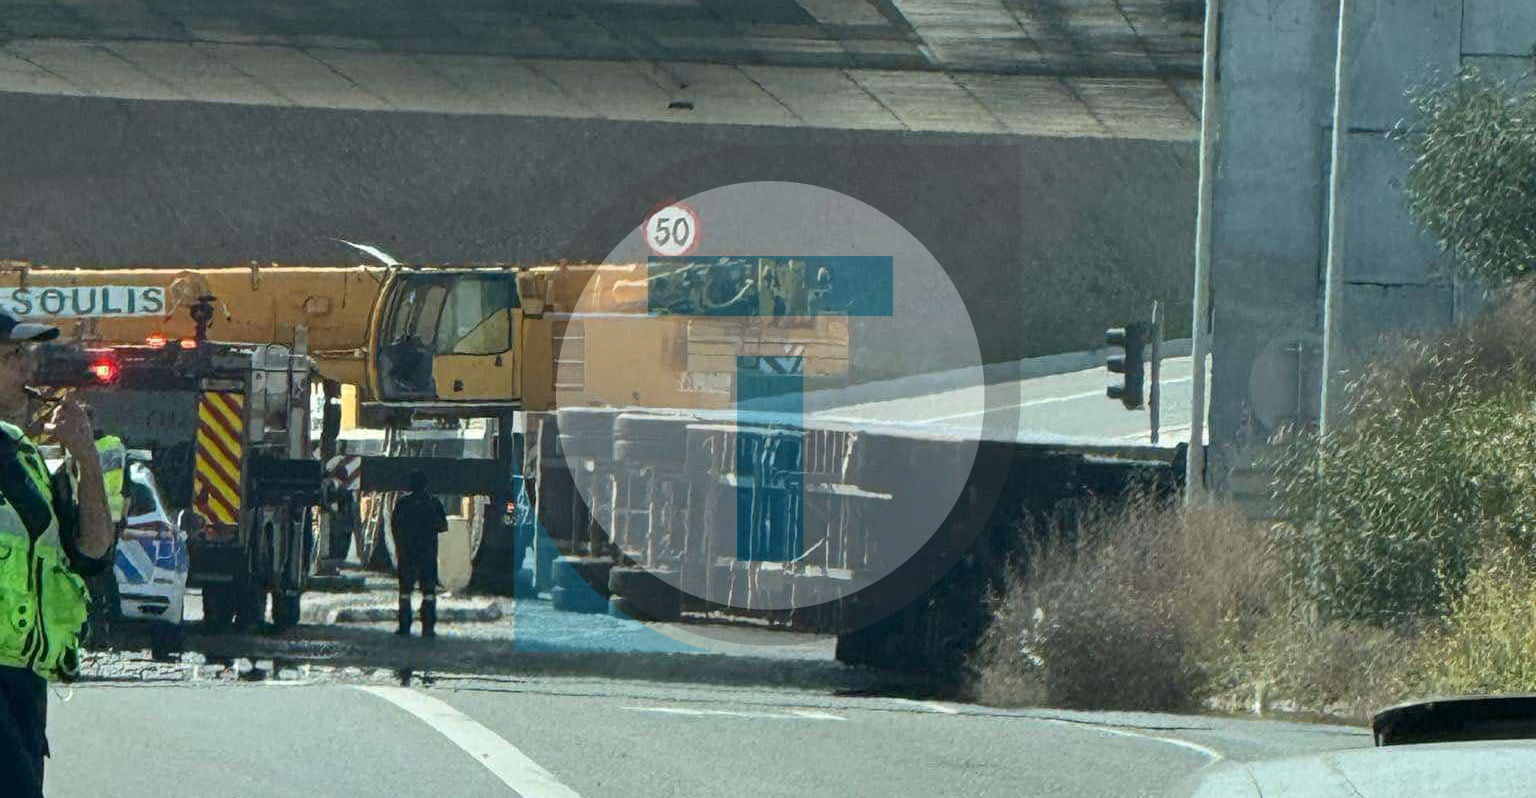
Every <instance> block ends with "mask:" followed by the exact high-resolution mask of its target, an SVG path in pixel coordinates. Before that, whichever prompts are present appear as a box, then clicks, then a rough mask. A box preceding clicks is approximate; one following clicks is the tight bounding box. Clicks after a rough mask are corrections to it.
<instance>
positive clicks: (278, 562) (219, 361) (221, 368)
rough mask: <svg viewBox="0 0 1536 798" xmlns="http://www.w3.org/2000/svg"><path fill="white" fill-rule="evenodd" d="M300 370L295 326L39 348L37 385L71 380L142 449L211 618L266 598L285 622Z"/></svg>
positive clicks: (294, 560)
mask: <svg viewBox="0 0 1536 798" xmlns="http://www.w3.org/2000/svg"><path fill="white" fill-rule="evenodd" d="M204 309H206V308H204ZM194 310H196V308H194ZM312 373H313V368H312V365H311V363H310V361H309V358H308V357H307V356H306V354H305V351H304V343H303V341H302V338H301V340H300V341H299V342H298V346H297V347H288V346H283V345H277V344H261V345H254V346H238V345H229V344H220V343H214V342H211V341H208V340H207V339H206V337H203V338H198V337H192V338H183V339H170V338H157V337H154V336H151V338H150V340H148V341H146V342H145V343H142V344H137V345H111V346H81V345H79V344H78V343H65V344H58V345H48V346H45V347H44V349H43V351H42V358H41V363H40V367H39V374H38V379H37V383H38V384H39V385H40V386H46V387H49V388H53V389H57V390H64V391H68V392H70V393H72V394H73V395H74V398H76V399H77V400H79V401H82V402H83V403H85V404H86V405H88V406H89V407H90V408H91V409H92V411H93V414H94V417H95V422H96V425H97V427H98V428H100V429H103V430H110V431H111V432H112V433H113V434H116V435H118V436H119V437H121V438H122V439H123V440H124V441H126V442H128V444H129V445H130V446H132V447H134V448H135V449H142V450H147V451H149V452H150V453H151V454H152V457H153V462H154V464H155V466H154V467H155V470H156V473H157V475H158V478H159V482H160V485H161V487H162V490H163V491H164V492H165V493H166V499H167V501H168V502H169V503H170V504H171V507H172V508H174V509H177V510H179V513H178V516H179V517H178V524H179V526H180V528H181V530H182V531H183V532H185V533H186V534H187V547H188V555H189V560H190V568H189V572H188V575H187V582H188V585H189V586H190V587H199V588H201V589H202V596H203V617H204V622H205V624H206V626H207V627H208V628H209V629H210V630H213V631H220V630H225V629H229V628H251V627H253V626H258V625H260V624H262V623H263V622H264V621H265V620H266V617H267V608H268V607H269V606H270V608H271V616H270V618H271V622H272V624H273V625H274V626H275V627H277V628H279V629H281V628H285V627H289V626H292V625H294V624H296V623H298V620H299V609H300V601H301V595H302V593H303V591H304V589H305V585H306V579H307V574H308V573H309V570H310V569H309V562H310V560H311V558H312V557H313V554H314V539H313V534H312V532H311V525H312V524H313V521H314V518H313V510H312V508H314V507H315V506H317V505H318V504H319V489H320V480H321V475H320V463H319V461H318V460H317V459H315V457H314V456H313V454H312V450H311V446H310V440H309V430H310V424H309V416H308V410H309V406H310V401H309V396H310V392H311V380H312Z"/></svg>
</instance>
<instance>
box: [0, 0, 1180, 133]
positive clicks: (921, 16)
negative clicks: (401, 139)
mask: <svg viewBox="0 0 1536 798" xmlns="http://www.w3.org/2000/svg"><path fill="white" fill-rule="evenodd" d="M1202 10H1203V2H1202V0H963V2H957V1H956V0H577V1H575V2H572V1H571V0H521V1H520V2H496V1H495V0H449V1H447V2H430V3H429V2H416V0H369V1H367V2H363V1H362V0H260V1H259V2H245V3H239V2H219V3H186V2H179V0H3V1H0V91H16V92H33V93H42V94H53V95H84V96H97V97H114V98H123V99H148V100H200V101H210V102H228V103H243V104H256V105H272V106H298V107H311V108H332V109H336V108H340V109H356V110H402V111H431V112H443V113H455V114H506V115H515V116H536V117H567V118H582V119H610V120H624V121H654V122H683V123H702V124H735V125H740V124H746V125H775V126H787V127H809V128H848V129H870V130H911V131H942V132H947V133H948V132H969V133H997V134H1020V135H1050V136H1108V137H1123V138H1133V139H1171V140H1190V139H1192V138H1193V137H1194V135H1195V131H1196V126H1195V118H1196V116H1197V113H1198V105H1199V102H1198V95H1199V61H1200V28H1201V19H1202Z"/></svg>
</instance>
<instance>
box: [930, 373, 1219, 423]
mask: <svg viewBox="0 0 1536 798" xmlns="http://www.w3.org/2000/svg"><path fill="white" fill-rule="evenodd" d="M1193 381H1194V378H1193V377H1179V378H1176V379H1171V380H1163V381H1162V384H1163V385H1173V384H1175V383H1180V382H1193ZM1093 397H1102V398H1105V399H1107V398H1108V397H1107V396H1106V395H1105V393H1104V390H1103V389H1102V388H1101V389H1099V390H1097V391H1089V392H1087V393H1072V394H1067V395H1066V396H1047V397H1045V398H1043V399H1030V400H1028V401H1025V402H1019V403H1017V404H1011V405H1004V406H1003V407H998V408H990V407H988V408H983V409H981V410H972V411H969V412H966V413H956V414H954V415H952V416H939V417H937V418H925V419H922V420H921V421H917V422H915V423H918V424H937V423H938V422H940V421H954V420H955V419H957V418H969V417H971V416H980V415H984V414H985V413H987V412H989V411H996V410H1013V409H1018V410H1022V409H1024V408H1026V407H1038V406H1040V405H1049V404H1056V403H1058V402H1074V401H1077V400H1078V399H1091V398H1093Z"/></svg>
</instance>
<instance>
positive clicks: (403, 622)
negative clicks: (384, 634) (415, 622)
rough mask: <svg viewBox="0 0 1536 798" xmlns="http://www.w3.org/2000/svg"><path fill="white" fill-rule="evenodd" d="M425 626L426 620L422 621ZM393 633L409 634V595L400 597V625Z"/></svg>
mask: <svg viewBox="0 0 1536 798" xmlns="http://www.w3.org/2000/svg"><path fill="white" fill-rule="evenodd" d="M422 624H423V626H425V624H426V622H425V621H423V622H422ZM395 634H397V635H405V636H407V637H408V636H410V634H411V597H410V596H401V597H400V625H399V627H397V628H396V629H395Z"/></svg>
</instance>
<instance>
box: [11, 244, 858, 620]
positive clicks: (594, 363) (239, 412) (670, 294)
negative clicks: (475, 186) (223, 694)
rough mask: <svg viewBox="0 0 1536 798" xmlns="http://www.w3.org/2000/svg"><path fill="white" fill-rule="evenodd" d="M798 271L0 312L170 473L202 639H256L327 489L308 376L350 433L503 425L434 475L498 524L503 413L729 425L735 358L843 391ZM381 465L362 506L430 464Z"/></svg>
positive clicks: (262, 291) (840, 338)
mask: <svg viewBox="0 0 1536 798" xmlns="http://www.w3.org/2000/svg"><path fill="white" fill-rule="evenodd" d="M804 271H805V266H804V263H803V262H800V261H791V260H771V259H752V260H737V261H736V262H734V263H730V264H726V263H723V262H720V263H717V262H714V261H709V262H702V261H701V262H698V263H682V264H673V265H662V266H661V267H659V268H658V267H657V266H656V265H652V264H644V263H640V264H592V263H578V264H552V265H541V266H532V267H512V266H505V267H502V266H497V267H479V268H451V267H445V268H426V267H407V266H400V265H389V266H355V265H352V266H336V267H325V266H282V265H272V266H239V267H212V268H192V269H175V268H92V269H78V268H52V267H47V266H37V265H32V264H26V263H17V262H0V304H4V305H5V306H6V307H8V308H9V309H10V310H11V312H13V313H15V314H16V315H18V316H21V317H25V318H29V319H38V320H44V321H47V322H49V323H52V324H55V325H58V326H59V327H60V328H61V329H62V330H63V331H64V335H63V336H62V337H61V341H63V342H65V344H64V346H65V348H64V349H63V350H61V351H60V353H59V356H57V357H55V358H53V359H52V360H51V361H50V362H51V363H52V365H51V366H49V367H48V368H46V369H45V380H46V381H48V382H50V383H52V384H54V385H57V386H60V387H73V388H76V389H79V390H84V391H86V392H87V394H88V399H89V401H91V402H92V403H93V404H95V405H96V406H97V417H98V419H101V420H102V421H103V423H104V424H110V425H112V426H113V427H114V430H113V431H114V432H115V433H117V434H119V435H120V436H122V437H123V438H124V439H125V440H127V442H128V443H129V445H130V446H134V447H138V448H149V449H154V450H158V451H157V454H156V462H157V464H163V465H162V467H163V468H168V469H171V470H172V471H173V472H176V473H172V474H168V475H167V476H166V478H165V479H163V480H162V481H163V482H165V483H167V484H168V485H169V489H168V492H169V493H170V494H171V502H172V504H173V505H176V506H178V507H179V508H185V509H187V510H188V511H190V512H189V514H188V516H187V518H188V526H190V527H192V530H190V531H191V532H192V544H193V545H192V546H191V549H192V570H191V576H190V582H191V584H194V585H201V586H203V588H204V591H205V605H206V607H205V614H206V615H207V616H208V617H209V619H210V621H211V622H212V623H213V624H214V625H216V626H217V625H222V624H224V623H228V622H235V623H241V622H249V621H254V620H257V619H258V618H259V617H260V615H261V607H262V606H263V605H264V604H265V602H264V601H262V600H260V599H263V598H264V597H265V594H268V593H270V594H271V596H272V598H273V602H272V606H273V621H274V622H275V623H277V624H278V625H279V626H281V625H286V624H290V623H294V622H296V621H297V619H298V606H299V604H298V602H299V595H300V594H301V593H302V590H303V587H304V578H305V577H304V575H305V573H306V571H307V566H308V558H309V557H310V549H311V547H312V537H311V536H312V532H311V531H310V529H309V526H310V524H309V518H308V515H307V514H308V512H309V509H308V508H310V507H313V506H314V505H315V504H316V503H317V496H318V489H319V483H320V480H321V473H320V469H319V465H318V461H317V460H316V459H315V454H316V453H315V447H313V446H312V442H311V441H310V440H309V429H310V423H309V421H310V419H309V400H308V397H309V393H310V391H311V388H312V383H311V379H312V377H315V376H318V377H319V380H317V381H316V382H321V383H324V384H325V385H326V386H327V388H328V396H337V395H339V394H340V393H341V391H340V390H338V389H337V386H352V387H351V389H350V390H347V391H346V394H348V399H349V400H350V401H349V404H350V405H351V410H352V412H351V413H347V415H349V416H350V417H351V418H352V419H353V420H354V421H355V420H356V419H358V418H362V419H365V420H376V421H378V422H379V423H380V424H397V425H398V424H400V423H401V422H404V421H408V420H409V419H410V418H411V417H413V416H415V417H445V418H470V417H489V418H496V419H498V420H499V421H500V422H501V423H500V424H499V427H500V428H501V429H500V432H499V434H500V437H499V439H498V441H499V446H498V452H497V454H498V458H499V461H484V462H479V463H475V462H469V461H450V462H441V461H439V462H437V463H434V464H431V467H432V468H434V469H436V470H437V471H438V473H439V474H440V475H441V474H445V472H444V469H447V470H448V471H454V469H457V471H454V473H453V474H446V475H445V476H444V479H445V481H451V482H453V483H455V484H459V485H466V486H469V487H468V488H464V489H461V490H463V492H466V493H483V494H484V495H488V496H491V497H492V499H493V503H492V506H501V503H502V502H503V501H506V500H509V499H510V498H511V496H512V492H511V487H510V485H511V477H512V469H513V465H512V463H513V462H514V460H513V458H514V457H515V453H514V451H513V449H514V448H515V443H514V441H513V439H512V435H511V429H512V423H511V419H512V414H513V413H516V412H529V413H535V414H552V413H553V411H554V410H555V409H556V408H557V407H579V406H593V405H596V406H608V407H642V408H685V409H688V408H725V407H729V406H730V403H731V402H732V397H733V383H732V380H733V379H734V377H735V369H736V358H737V357H738V356H743V355H745V356H752V355H790V354H794V355H795V356H797V357H801V358H803V362H804V371H805V373H806V374H807V375H835V374H839V373H842V372H844V371H845V370H846V366H847V338H848V324H847V319H846V318H845V317H842V318H840V317H838V316H837V315H835V314H822V315H814V314H812V315H806V314H805V309H806V307H807V306H808V305H809V304H810V303H813V302H814V301H815V297H816V291H815V287H814V286H813V285H811V284H810V283H808V282H807V281H806V280H804V279H803V274H804ZM758 286H773V287H774V288H773V289H772V290H759V289H758ZM339 404H340V403H332V402H327V403H326V407H327V417H326V419H325V424H324V425H323V427H322V428H323V430H324V432H323V435H322V441H321V442H320V444H321V445H320V447H319V449H320V454H321V455H322V456H328V455H329V454H330V453H331V447H332V444H333V442H334V440H335V436H336V434H337V432H338V429H339V427H340V425H341V419H340V416H341V415H342V413H341V412H340V410H339V407H338V405H339ZM332 408H336V409H337V412H335V413H332V412H331V410H332ZM370 460H373V462H370V463H367V464H365V469H364V478H363V482H364V488H365V489H369V490H392V489H397V488H398V487H401V486H400V485H398V484H397V483H401V482H403V479H404V476H405V474H407V473H408V472H409V470H410V469H412V468H417V467H422V465H423V464H422V463H420V462H417V461H415V460H414V459H412V458H391V459H389V460H384V459H376V460H375V459H372V458H370ZM178 466H179V469H180V470H179V471H177V469H178ZM370 466H371V468H370ZM527 476H531V477H533V478H535V479H537V476H538V475H537V474H527ZM495 515H496V514H492V517H488V518H487V519H486V520H487V528H486V530H485V536H484V542H483V543H482V549H483V550H485V549H487V546H489V547H490V550H492V553H493V554H495V555H496V556H493V557H490V558H489V560H494V561H495V562H496V563H497V565H495V566H494V567H496V568H503V569H505V568H506V567H507V566H513V567H515V566H516V564H517V563H518V561H519V560H520V556H519V555H520V554H521V551H522V544H521V543H520V542H514V541H512V540H506V541H505V542H498V541H499V540H500V538H501V537H504V536H500V535H497V534H495V533H496V532H499V531H504V530H499V529H496V527H497V526H498V524H497V518H495V517H494V516H495ZM513 549H515V552H513V551H512V550H513ZM484 553H485V551H482V554H484ZM502 553H505V554H508V555H509V556H507V557H501V556H500V554H502ZM481 561H487V558H486V557H481V558H480V559H479V560H477V565H478V564H480V562H481ZM508 577H510V574H508Z"/></svg>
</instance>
